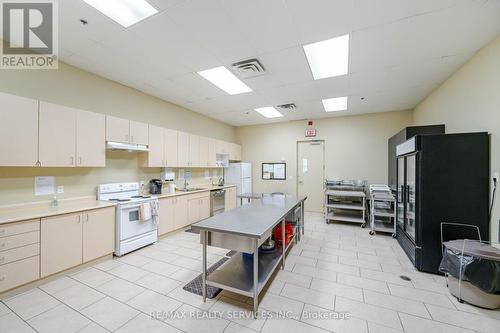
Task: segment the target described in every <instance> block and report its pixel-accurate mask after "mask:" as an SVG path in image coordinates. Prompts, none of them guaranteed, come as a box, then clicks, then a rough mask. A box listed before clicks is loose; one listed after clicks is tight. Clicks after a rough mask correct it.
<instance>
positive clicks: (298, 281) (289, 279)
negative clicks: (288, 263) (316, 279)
mask: <svg viewBox="0 0 500 333" xmlns="http://www.w3.org/2000/svg"><path fill="white" fill-rule="evenodd" d="M276 279H278V280H279V281H281V282H285V283H291V284H294V285H297V286H300V287H305V288H309V286H310V285H311V281H312V277H310V276H307V275H302V274H297V273H293V272H288V271H283V270H280V271H279V272H278V274H276Z"/></svg>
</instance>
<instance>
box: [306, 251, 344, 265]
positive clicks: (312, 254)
mask: <svg viewBox="0 0 500 333" xmlns="http://www.w3.org/2000/svg"><path fill="white" fill-rule="evenodd" d="M300 256H301V257H306V258H313V259H317V260H322V261H328V262H334V263H337V262H338V261H339V257H337V256H336V255H333V254H329V253H325V252H319V251H309V250H303V251H302V253H301V254H300Z"/></svg>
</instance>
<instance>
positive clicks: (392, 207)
mask: <svg viewBox="0 0 500 333" xmlns="http://www.w3.org/2000/svg"><path fill="white" fill-rule="evenodd" d="M377 231H380V232H389V233H392V237H393V238H395V237H396V199H395V198H394V195H393V194H392V193H391V189H390V188H389V187H388V186H387V185H374V184H373V185H370V235H374V234H375V232H377Z"/></svg>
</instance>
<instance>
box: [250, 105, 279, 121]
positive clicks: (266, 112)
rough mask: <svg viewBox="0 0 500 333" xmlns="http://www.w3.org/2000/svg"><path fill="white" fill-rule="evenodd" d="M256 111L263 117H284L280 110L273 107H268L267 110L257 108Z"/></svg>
mask: <svg viewBox="0 0 500 333" xmlns="http://www.w3.org/2000/svg"><path fill="white" fill-rule="evenodd" d="M255 111H257V112H258V113H260V114H261V115H263V116H264V117H266V118H279V117H283V115H282V114H281V113H280V112H279V111H278V110H276V109H275V108H273V107H272V106H268V107H265V108H257V109H255Z"/></svg>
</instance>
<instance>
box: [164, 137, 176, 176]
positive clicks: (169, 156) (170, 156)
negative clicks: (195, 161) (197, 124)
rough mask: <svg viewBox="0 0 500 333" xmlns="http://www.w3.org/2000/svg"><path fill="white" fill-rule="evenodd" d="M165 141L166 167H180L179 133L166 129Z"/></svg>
mask: <svg viewBox="0 0 500 333" xmlns="http://www.w3.org/2000/svg"><path fill="white" fill-rule="evenodd" d="M164 133H165V136H164V140H165V166H166V167H176V166H178V165H179V164H178V158H177V153H178V139H177V135H178V134H177V131H175V130H171V129H168V128H165V129H164Z"/></svg>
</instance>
